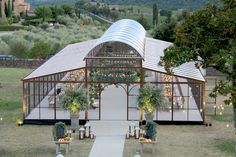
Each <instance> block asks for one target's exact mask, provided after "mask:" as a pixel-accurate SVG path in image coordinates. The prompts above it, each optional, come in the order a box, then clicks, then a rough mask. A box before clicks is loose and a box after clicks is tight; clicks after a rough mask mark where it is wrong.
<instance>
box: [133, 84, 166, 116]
mask: <svg viewBox="0 0 236 157" xmlns="http://www.w3.org/2000/svg"><path fill="white" fill-rule="evenodd" d="M163 101H164V96H163V94H162V91H161V89H159V88H158V87H154V86H151V85H149V84H146V85H144V86H143V87H142V88H140V89H139V95H138V105H139V107H140V108H141V109H143V110H144V111H145V112H146V114H147V115H148V116H152V115H153V112H154V111H155V110H156V109H158V108H160V107H161V106H162V105H163Z"/></svg>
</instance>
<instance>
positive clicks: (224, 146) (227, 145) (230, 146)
mask: <svg viewBox="0 0 236 157" xmlns="http://www.w3.org/2000/svg"><path fill="white" fill-rule="evenodd" d="M216 148H217V149H219V150H220V151H221V152H223V153H225V154H227V155H232V156H233V154H234V142H233V141H232V140H223V141H218V142H216Z"/></svg>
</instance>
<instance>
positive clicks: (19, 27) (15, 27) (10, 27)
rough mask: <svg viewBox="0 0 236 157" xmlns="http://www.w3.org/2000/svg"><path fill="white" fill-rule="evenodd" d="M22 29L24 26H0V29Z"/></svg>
mask: <svg viewBox="0 0 236 157" xmlns="http://www.w3.org/2000/svg"><path fill="white" fill-rule="evenodd" d="M20 29H24V26H0V31H15V30H20Z"/></svg>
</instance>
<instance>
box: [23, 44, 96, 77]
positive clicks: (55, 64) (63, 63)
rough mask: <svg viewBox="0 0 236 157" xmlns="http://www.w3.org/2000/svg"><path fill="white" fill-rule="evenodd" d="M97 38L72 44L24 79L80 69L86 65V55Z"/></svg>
mask: <svg viewBox="0 0 236 157" xmlns="http://www.w3.org/2000/svg"><path fill="white" fill-rule="evenodd" d="M95 42H96V40H89V41H85V42H80V43H76V44H70V45H68V46H66V47H65V48H64V49H62V50H61V51H60V52H58V53H57V54H56V55H54V56H53V57H51V58H50V59H49V60H48V61H46V62H45V63H44V64H42V65H41V66H40V67H38V68H37V69H36V70H34V71H33V72H32V73H30V74H29V75H28V76H26V77H25V78H24V80H27V79H31V78H35V77H40V76H45V75H50V74H55V73H60V72H65V71H69V70H74V69H79V68H82V67H84V66H85V61H84V60H83V59H84V57H85V56H86V55H87V53H88V52H89V50H90V49H91V47H92V46H93V45H94V44H95Z"/></svg>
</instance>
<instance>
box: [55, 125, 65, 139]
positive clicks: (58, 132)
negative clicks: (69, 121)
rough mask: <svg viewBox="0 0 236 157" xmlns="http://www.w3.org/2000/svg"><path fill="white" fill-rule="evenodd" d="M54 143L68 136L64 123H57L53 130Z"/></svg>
mask: <svg viewBox="0 0 236 157" xmlns="http://www.w3.org/2000/svg"><path fill="white" fill-rule="evenodd" d="M52 134H53V138H54V141H57V140H58V139H59V138H63V137H64V136H65V135H66V125H65V123H63V122H57V123H55V125H54V127H53V130H52Z"/></svg>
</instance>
